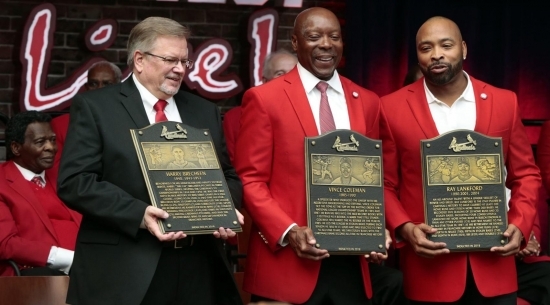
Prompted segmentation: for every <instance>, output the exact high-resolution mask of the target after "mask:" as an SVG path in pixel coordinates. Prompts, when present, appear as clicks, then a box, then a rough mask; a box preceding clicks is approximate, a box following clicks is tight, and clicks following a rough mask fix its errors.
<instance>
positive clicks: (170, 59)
mask: <svg viewBox="0 0 550 305" xmlns="http://www.w3.org/2000/svg"><path fill="white" fill-rule="evenodd" d="M143 53H145V54H147V55H151V56H154V57H157V58H160V59H162V61H164V63H165V64H167V65H169V66H172V67H175V66H177V65H178V63H179V62H180V61H181V64H182V65H183V66H185V67H186V68H187V69H191V68H193V64H194V63H195V62H194V61H192V60H190V59H179V58H176V57H163V56H159V55H155V54H151V53H149V52H143Z"/></svg>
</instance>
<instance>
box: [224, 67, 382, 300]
mask: <svg viewBox="0 0 550 305" xmlns="http://www.w3.org/2000/svg"><path fill="white" fill-rule="evenodd" d="M340 80H341V82H342V86H343V89H344V93H345V96H346V102H347V107H348V113H349V116H350V123H351V129H352V130H354V131H357V132H359V133H361V134H363V135H365V136H367V137H370V138H379V128H380V127H379V124H380V120H382V119H383V116H382V115H381V106H380V100H379V98H378V96H376V95H375V94H374V93H372V92H370V91H368V90H365V89H363V88H361V87H360V86H358V85H356V84H354V83H352V82H351V81H350V80H348V79H346V78H344V77H340ZM242 107H243V108H242V116H241V130H240V134H239V138H238V140H237V151H236V154H235V168H236V169H237V173H238V174H239V176H240V178H241V180H242V182H243V191H244V200H243V202H244V205H245V207H246V209H247V211H248V212H249V213H250V215H251V217H252V220H253V222H254V223H253V227H252V230H251V236H250V246H249V249H248V255H247V259H246V261H247V265H246V269H245V270H246V272H245V278H244V289H245V290H246V291H248V292H250V293H253V294H257V295H261V296H264V297H267V298H270V299H275V300H281V301H286V302H291V303H303V302H305V301H307V300H308V299H309V297H310V296H311V294H312V293H313V290H314V288H315V284H316V282H317V277H318V275H319V269H320V267H321V262H318V261H312V260H309V259H301V258H299V257H298V256H296V254H295V253H294V251H293V250H292V249H291V248H290V247H289V246H287V247H281V246H280V245H279V244H278V240H279V238H280V237H281V236H282V235H283V233H284V232H285V230H286V229H287V228H288V227H289V226H290V225H291V224H292V223H296V224H298V226H306V225H307V208H306V186H305V181H306V180H305V179H306V178H305V160H304V159H305V155H304V138H305V137H313V136H318V135H319V134H318V131H317V127H316V125H315V119H314V118H313V113H312V111H311V108H310V106H309V102H308V99H307V96H306V94H305V90H304V87H303V85H302V82H301V80H300V77H299V75H298V71H297V69H296V68H294V69H293V70H292V71H291V72H289V73H288V74H286V75H284V76H281V77H279V78H277V79H274V80H272V81H270V82H269V83H267V84H264V85H261V86H257V87H254V88H251V89H249V90H248V91H246V93H245V94H244V97H243V106H242ZM357 259H358V260H360V261H361V267H362V274H363V280H364V281H363V282H364V287H365V293H366V295H367V296H368V297H370V296H371V294H372V293H371V284H370V277H369V272H368V264H367V261H366V260H365V259H364V258H363V257H362V256H360V257H357ZM343 280H345V279H343Z"/></svg>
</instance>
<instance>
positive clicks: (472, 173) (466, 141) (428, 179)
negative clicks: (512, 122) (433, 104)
mask: <svg viewBox="0 0 550 305" xmlns="http://www.w3.org/2000/svg"><path fill="white" fill-rule="evenodd" d="M421 152H422V153H421V154H422V179H423V185H424V213H425V218H426V224H428V225H430V226H432V227H434V228H436V229H437V233H436V234H433V235H431V236H429V238H430V240H432V241H436V242H445V243H446V244H447V248H448V249H449V250H451V251H477V250H483V251H487V250H489V249H490V248H491V247H493V246H502V245H504V244H506V243H507V239H506V238H505V237H503V235H502V233H504V231H505V230H506V228H507V225H508V216H507V201H506V190H505V185H504V181H505V178H504V168H503V166H504V163H503V157H502V140H501V138H492V137H487V136H484V135H483V134H480V133H478V132H475V131H472V130H456V131H452V132H448V133H445V134H442V135H440V136H438V137H436V138H433V139H429V140H422V141H421Z"/></svg>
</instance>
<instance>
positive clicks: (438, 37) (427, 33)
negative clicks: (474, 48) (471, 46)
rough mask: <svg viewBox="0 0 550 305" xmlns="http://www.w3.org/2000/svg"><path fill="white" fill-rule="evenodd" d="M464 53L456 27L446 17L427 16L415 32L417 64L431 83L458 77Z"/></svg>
mask: <svg viewBox="0 0 550 305" xmlns="http://www.w3.org/2000/svg"><path fill="white" fill-rule="evenodd" d="M466 53H467V48H466V42H464V41H463V40H462V35H461V34H460V30H459V29H458V26H457V25H456V24H455V23H454V22H453V21H451V20H449V19H447V18H443V17H434V18H431V19H429V20H428V21H426V22H425V23H424V24H423V25H422V26H421V27H420V29H419V30H418V33H417V34H416V54H417V56H418V64H419V66H420V70H421V71H422V74H424V76H425V77H426V81H427V82H429V83H430V84H433V85H436V86H443V85H446V84H448V83H450V82H452V81H454V80H456V79H457V78H459V77H460V75H461V74H462V73H461V72H462V62H463V60H464V57H465V56H466Z"/></svg>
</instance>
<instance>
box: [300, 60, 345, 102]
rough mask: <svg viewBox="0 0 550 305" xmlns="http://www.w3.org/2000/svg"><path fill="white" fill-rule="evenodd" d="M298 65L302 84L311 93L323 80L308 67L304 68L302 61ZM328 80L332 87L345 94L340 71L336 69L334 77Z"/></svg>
mask: <svg viewBox="0 0 550 305" xmlns="http://www.w3.org/2000/svg"><path fill="white" fill-rule="evenodd" d="M296 66H297V67H298V74H299V75H300V79H301V80H302V84H303V85H304V89H305V90H306V93H310V92H311V91H312V90H313V88H315V86H317V84H318V83H319V82H320V81H321V80H320V79H318V78H317V77H316V76H315V75H313V74H312V73H311V72H309V71H308V70H306V68H304V67H303V66H302V65H301V64H300V63H298V64H297V65H296ZM326 82H327V83H328V85H329V87H330V88H332V89H333V90H335V91H336V92H338V93H340V94H344V89H343V87H342V83H341V82H340V76H339V75H338V71H336V70H334V74H332V77H331V78H330V79H329V80H328V81H326Z"/></svg>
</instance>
